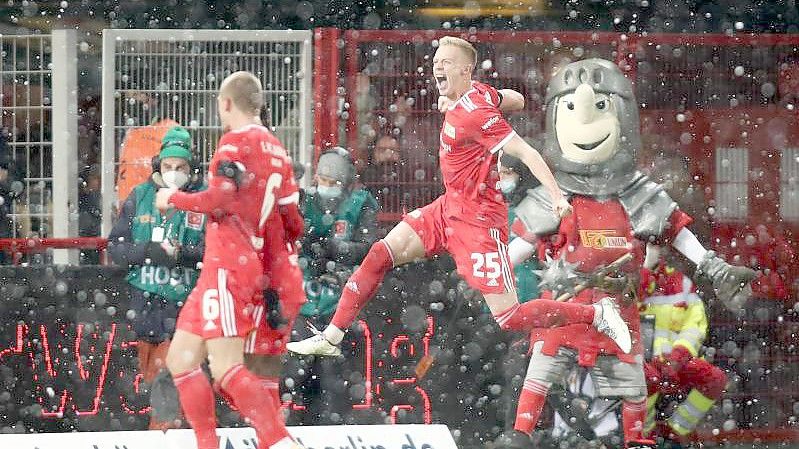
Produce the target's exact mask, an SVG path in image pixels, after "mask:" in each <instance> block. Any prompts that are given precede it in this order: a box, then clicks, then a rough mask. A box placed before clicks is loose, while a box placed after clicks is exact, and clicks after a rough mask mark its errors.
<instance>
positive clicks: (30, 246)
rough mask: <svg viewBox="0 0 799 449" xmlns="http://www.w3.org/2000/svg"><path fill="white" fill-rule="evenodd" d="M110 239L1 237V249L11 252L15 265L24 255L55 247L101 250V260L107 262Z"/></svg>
mask: <svg viewBox="0 0 799 449" xmlns="http://www.w3.org/2000/svg"><path fill="white" fill-rule="evenodd" d="M107 248H108V239H106V238H103V237H73V238H17V239H0V251H4V252H7V253H9V254H11V260H12V263H13V264H14V265H18V264H19V263H20V262H21V261H22V258H23V256H24V255H26V254H31V253H44V252H47V251H50V250H54V249H86V250H97V251H100V261H101V263H103V264H105V263H107V262H106V249H107Z"/></svg>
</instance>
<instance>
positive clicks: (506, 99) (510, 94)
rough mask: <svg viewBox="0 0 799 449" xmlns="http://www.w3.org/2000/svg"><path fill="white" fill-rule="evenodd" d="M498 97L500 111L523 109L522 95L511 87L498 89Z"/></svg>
mask: <svg viewBox="0 0 799 449" xmlns="http://www.w3.org/2000/svg"><path fill="white" fill-rule="evenodd" d="M497 92H499V95H500V98H502V101H500V102H499V110H500V111H502V113H507V112H516V111H521V110H522V109H524V95H522V94H520V93H519V92H516V91H515V90H513V89H499V90H498V91H497Z"/></svg>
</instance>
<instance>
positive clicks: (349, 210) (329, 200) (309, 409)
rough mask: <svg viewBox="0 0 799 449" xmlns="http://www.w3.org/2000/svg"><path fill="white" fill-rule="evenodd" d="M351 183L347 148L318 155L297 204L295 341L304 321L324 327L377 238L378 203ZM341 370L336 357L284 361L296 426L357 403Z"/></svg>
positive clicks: (325, 420)
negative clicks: (299, 299)
mask: <svg viewBox="0 0 799 449" xmlns="http://www.w3.org/2000/svg"><path fill="white" fill-rule="evenodd" d="M354 181H355V168H354V166H353V163H352V160H351V158H350V154H349V152H348V151H347V150H345V149H344V148H341V147H335V148H332V149H330V150H327V151H325V152H324V153H322V155H321V156H320V158H319V163H318V164H317V168H316V175H315V176H314V183H315V184H316V186H315V188H311V189H309V190H308V191H307V192H305V195H304V198H303V201H302V202H301V204H300V206H301V210H302V214H303V217H304V218H305V235H304V236H303V239H302V242H301V243H302V244H301V249H300V267H301V268H302V270H303V275H304V276H303V277H304V281H305V282H304V284H305V293H306V296H307V297H308V302H307V303H306V304H305V305H304V306H303V308H302V309H301V311H300V314H301V315H303V316H305V318H306V319H298V320H297V321H296V324H295V326H294V331H293V332H294V335H293V336H292V337H293V338H292V339H294V340H296V339H297V337H298V336H299V337H300V338H304V337H306V336H309V335H310V333H309V331H308V329H306V321H307V322H309V323H310V324H313V325H314V326H315V327H317V328H319V329H321V328H324V327H325V326H326V325H327V324H328V322H329V321H330V317H331V314H332V313H333V312H334V311H335V309H336V305H337V304H338V300H339V297H340V296H341V290H342V288H343V286H344V284H345V283H346V281H347V278H348V277H349V276H350V274H352V271H353V269H354V268H355V266H356V265H358V264H360V263H361V261H362V260H363V258H364V257H365V256H366V252H367V251H368V250H369V248H370V247H371V245H372V244H373V243H374V242H375V241H376V240H377V213H378V209H379V208H378V205H377V200H375V198H374V197H373V196H372V194H371V193H369V192H368V191H367V190H366V189H364V188H362V187H360V186H359V185H357V184H356V183H355V182H354ZM348 335H351V334H348ZM345 338H346V337H345ZM344 347H349V346H348V345H345V346H344ZM347 366H352V365H351V364H350V363H348V364H347ZM343 369H344V365H343V364H342V363H341V360H339V359H337V358H322V357H307V358H297V357H291V358H290V359H289V360H288V362H287V365H286V370H285V373H286V376H287V377H291V378H293V380H294V392H293V393H294V401H295V402H298V403H301V404H302V405H304V406H305V410H304V412H301V413H302V416H301V417H299V416H298V417H297V418H298V420H299V421H300V422H302V423H303V424H340V423H341V422H336V418H335V417H336V416H345V415H343V413H344V412H346V411H347V410H351V405H352V404H353V403H358V402H360V399H357V398H350V399H347V396H346V394H347V392H349V388H347V387H346V384H345V382H346V380H347V379H348V376H346V375H342V374H341V373H342V370H343ZM294 418H295V417H294V416H292V418H291V419H292V420H293V419H294Z"/></svg>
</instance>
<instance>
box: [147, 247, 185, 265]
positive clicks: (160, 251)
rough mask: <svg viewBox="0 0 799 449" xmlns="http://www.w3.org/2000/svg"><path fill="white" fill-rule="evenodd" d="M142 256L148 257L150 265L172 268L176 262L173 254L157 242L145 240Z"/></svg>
mask: <svg viewBox="0 0 799 449" xmlns="http://www.w3.org/2000/svg"><path fill="white" fill-rule="evenodd" d="M173 254H174V253H173ZM144 257H145V259H150V265H157V266H161V267H170V268H172V267H174V266H176V265H177V264H178V260H177V258H176V257H175V256H174V255H170V254H169V253H168V252H167V251H166V249H165V248H164V247H163V245H161V243H158V242H147V247H146V248H145V249H144Z"/></svg>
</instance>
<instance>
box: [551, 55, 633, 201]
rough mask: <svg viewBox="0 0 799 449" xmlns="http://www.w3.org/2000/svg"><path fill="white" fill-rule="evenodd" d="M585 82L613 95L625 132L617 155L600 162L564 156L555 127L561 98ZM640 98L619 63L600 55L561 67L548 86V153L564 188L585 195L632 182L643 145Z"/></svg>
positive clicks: (613, 190) (604, 192)
mask: <svg viewBox="0 0 799 449" xmlns="http://www.w3.org/2000/svg"><path fill="white" fill-rule="evenodd" d="M581 84H588V85H589V86H591V88H593V90H594V92H597V93H604V94H608V95H609V96H610V101H611V102H612V103H613V106H614V107H615V110H616V112H617V117H618V119H619V124H620V127H621V135H620V139H619V146H620V148H618V150H617V151H616V153H615V155H614V156H613V157H612V158H611V159H609V160H607V161H605V162H603V163H599V164H582V163H578V162H574V161H570V160H568V159H566V158H564V157H563V153H562V151H561V149H560V145H559V144H558V138H557V133H556V131H555V120H556V113H555V112H556V106H557V100H558V98H560V97H562V96H563V95H566V94H569V93H573V92H574V91H575V90H576V89H577V87H578V86H579V85H581ZM640 126H641V125H640V119H639V118H638V102H637V101H636V99H635V94H634V93H633V86H632V83H631V82H630V80H629V79H627V77H625V76H624V74H623V73H622V71H621V70H620V69H619V67H618V66H617V65H616V64H614V63H613V62H611V61H607V60H604V59H599V58H592V59H585V60H582V61H576V62H572V63H570V64H568V65H566V66H564V67H563V68H561V69H560V70H559V71H558V72H557V73H556V74H555V76H554V77H553V78H552V80H551V81H550V83H549V86H547V93H546V142H545V145H544V156H545V157H546V159H547V161H548V162H549V164H550V166H551V167H552V169H553V171H554V172H555V177H556V178H557V180H558V183H559V184H560V186H561V188H563V189H564V190H566V191H568V192H571V193H576V194H581V195H591V196H600V195H613V194H615V193H618V192H619V191H621V190H623V189H624V188H625V187H627V186H629V185H630V183H632V182H633V181H634V178H635V175H636V167H635V159H636V157H635V156H636V152H637V150H638V149H639V148H640V147H641V132H640Z"/></svg>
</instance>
